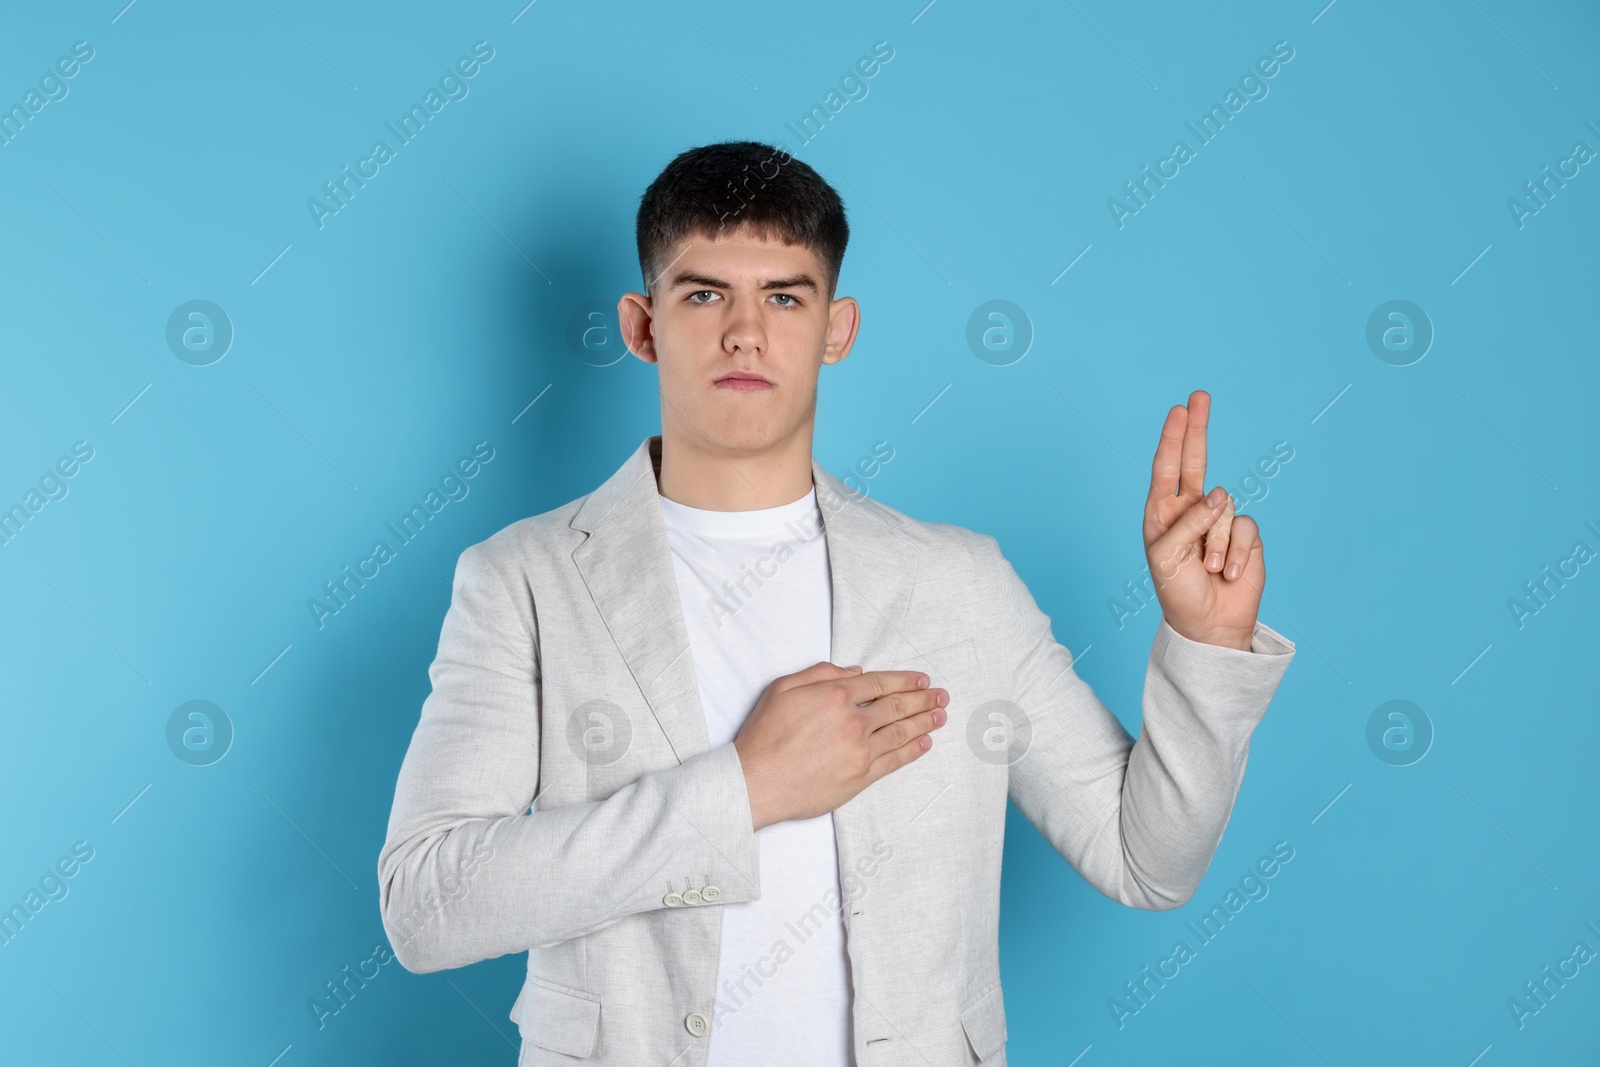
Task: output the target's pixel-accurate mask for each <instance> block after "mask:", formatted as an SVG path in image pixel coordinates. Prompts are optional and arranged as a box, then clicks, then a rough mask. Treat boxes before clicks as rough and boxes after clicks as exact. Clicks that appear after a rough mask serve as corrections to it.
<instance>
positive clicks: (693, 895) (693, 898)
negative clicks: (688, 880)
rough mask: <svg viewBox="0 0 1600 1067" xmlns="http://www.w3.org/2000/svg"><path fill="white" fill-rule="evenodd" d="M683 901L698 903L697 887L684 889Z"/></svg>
mask: <svg viewBox="0 0 1600 1067" xmlns="http://www.w3.org/2000/svg"><path fill="white" fill-rule="evenodd" d="M683 902H684V903H685V904H698V903H700V890H698V889H685V890H684V891H683Z"/></svg>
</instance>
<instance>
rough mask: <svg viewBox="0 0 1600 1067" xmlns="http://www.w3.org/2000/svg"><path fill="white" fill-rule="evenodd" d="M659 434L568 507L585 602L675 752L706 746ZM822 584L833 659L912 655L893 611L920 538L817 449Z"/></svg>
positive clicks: (870, 665)
mask: <svg viewBox="0 0 1600 1067" xmlns="http://www.w3.org/2000/svg"><path fill="white" fill-rule="evenodd" d="M660 456H661V437H660V435H653V436H651V437H647V438H645V439H644V441H643V442H641V443H640V445H639V447H638V448H637V449H635V450H634V452H633V454H632V455H631V456H629V457H628V459H627V460H626V461H625V462H624V463H623V464H622V466H621V467H619V468H618V469H617V471H616V473H614V474H613V475H611V477H610V478H607V479H606V481H605V482H603V483H602V484H601V485H600V486H599V487H598V488H597V489H595V491H594V492H592V493H590V494H589V496H588V497H587V498H585V500H584V502H583V504H582V506H580V507H579V508H578V511H577V513H576V514H575V515H574V516H573V518H572V526H573V528H574V529H577V530H582V531H584V532H585V533H587V534H588V535H589V536H588V537H586V538H585V539H584V540H583V542H582V543H581V544H580V545H578V547H577V548H576V549H574V550H573V553H572V561H573V563H574V565H575V566H576V567H577V569H578V572H579V573H580V574H581V575H582V577H583V581H584V584H585V585H586V586H587V587H588V589H589V595H590V596H591V597H592V598H593V599H594V604H595V607H596V609H597V610H598V611H599V613H600V615H601V617H602V618H603V619H604V620H605V624H606V627H607V629H609V630H610V632H611V636H612V639H613V640H614V641H616V644H617V648H618V650H619V651H620V652H621V654H622V658H623V659H624V660H625V661H626V662H627V664H628V670H629V671H630V672H631V673H632V674H633V678H634V681H635V682H636V683H637V684H638V686H639V689H640V691H641V692H642V693H643V694H644V698H645V701H646V702H647V703H648V704H649V706H650V710H651V712H652V713H653V714H654V715H655V717H656V720H657V722H658V723H659V724H660V726H661V730H662V732H663V733H665V734H666V737H667V740H668V742H669V743H670V744H671V745H672V750H673V753H674V754H675V755H676V756H677V757H678V759H679V761H680V762H681V761H683V760H686V759H688V758H689V757H691V756H695V755H698V754H699V753H701V752H704V751H705V750H706V749H707V747H709V742H708V740H707V734H706V721H705V713H704V711H703V709H702V708H701V704H700V687H699V680H698V678H697V677H696V675H695V669H694V660H693V658H692V656H691V655H690V650H689V635H688V628H687V626H686V625H685V623H684V618H683V605H682V602H681V601H680V599H679V596H678V581H677V574H676V572H675V570H674V569H673V563H672V555H671V549H670V547H669V545H668V543H667V534H666V527H665V525H664V524H663V523H662V521H661V504H660V501H659V500H658V496H659V494H660V488H659V485H658V483H657V481H656V472H657V469H658V467H659V464H660ZM811 475H812V482H813V484H814V485H815V486H816V490H817V504H818V506H819V508H820V509H821V512H822V521H823V527H824V532H825V534H826V537H827V546H828V569H829V573H830V577H831V579H832V584H833V618H832V620H831V621H832V631H833V632H832V646H833V647H832V653H831V656H832V660H833V662H835V663H839V664H851V663H860V664H862V665H863V666H865V667H866V668H867V669H869V670H874V669H882V668H885V667H889V666H899V664H896V663H895V662H894V660H896V659H897V658H903V657H905V656H907V655H915V653H916V650H913V649H910V648H907V647H905V646H904V645H903V637H902V631H903V621H904V619H905V616H906V612H907V609H908V608H909V607H910V605H911V593H912V589H913V587H914V586H915V584H916V577H917V574H918V572H919V557H920V555H921V548H920V547H919V546H918V545H917V544H916V543H915V542H914V541H913V540H912V538H910V537H909V536H907V535H906V534H905V532H904V531H903V530H901V529H900V525H901V523H900V521H899V519H898V518H897V517H896V516H894V515H893V514H891V513H890V512H889V511H888V510H887V509H884V508H881V507H879V506H878V505H877V504H875V503H873V502H871V501H869V500H868V499H867V498H866V497H865V496H863V495H862V494H860V493H857V492H854V491H853V490H851V489H850V488H848V487H847V486H846V485H844V483H843V482H841V481H840V480H839V479H837V478H835V477H834V476H833V475H832V474H830V473H829V472H828V471H826V470H824V469H823V467H822V465H821V464H820V463H818V462H817V460H816V457H814V456H813V457H812V459H811Z"/></svg>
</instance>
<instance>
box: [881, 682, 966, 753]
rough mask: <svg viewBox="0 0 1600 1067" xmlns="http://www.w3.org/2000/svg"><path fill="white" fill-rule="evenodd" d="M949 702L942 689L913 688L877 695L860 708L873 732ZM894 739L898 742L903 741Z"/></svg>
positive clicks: (948, 695)
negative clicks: (908, 690) (909, 690)
mask: <svg viewBox="0 0 1600 1067" xmlns="http://www.w3.org/2000/svg"><path fill="white" fill-rule="evenodd" d="M948 703H950V694H949V692H947V691H946V690H943V689H914V690H912V691H911V692H909V693H891V694H889V695H888V696H886V697H879V698H878V699H877V700H874V701H873V702H872V703H870V704H868V705H867V706H866V707H865V708H863V709H862V714H864V715H865V716H866V717H867V728H868V729H869V730H871V731H872V732H873V733H877V732H879V731H880V730H884V729H887V728H888V727H890V726H892V725H894V724H895V723H897V722H900V721H902V720H904V719H908V718H910V717H912V716H914V715H919V714H923V713H925V712H929V711H932V710H933V709H934V708H942V707H944V706H945V705H946V704H948ZM904 740H905V739H904V738H901V740H900V741H896V742H895V744H900V743H902V742H903V741H904Z"/></svg>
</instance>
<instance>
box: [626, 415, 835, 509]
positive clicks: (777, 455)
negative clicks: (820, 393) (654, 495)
mask: <svg viewBox="0 0 1600 1067" xmlns="http://www.w3.org/2000/svg"><path fill="white" fill-rule="evenodd" d="M650 460H651V462H652V463H653V464H654V465H655V470H656V486H657V488H658V489H659V490H660V492H661V495H662V496H664V497H666V498H667V499H668V500H673V501H676V502H677V503H679V504H683V505H685V506H687V507H691V508H702V509H704V510H706V511H754V510H756V509H758V508H775V507H780V506H782V505H784V504H790V503H793V502H794V501H796V500H799V499H800V498H801V497H803V496H805V495H806V493H808V492H810V491H811V485H812V477H811V430H810V427H806V428H805V429H804V430H803V431H802V432H800V433H796V434H795V435H794V436H793V437H791V438H790V439H788V440H786V441H780V442H778V443H777V444H775V445H773V446H772V447H771V448H767V449H763V450H762V451H759V452H736V451H731V450H729V449H726V448H722V449H719V448H716V447H714V446H713V445H712V444H711V443H710V442H709V441H707V440H706V439H705V438H704V437H703V436H701V435H699V434H696V435H694V437H693V439H692V440H690V439H686V438H684V437H681V436H679V435H676V434H674V433H671V432H670V431H668V430H663V432H662V434H661V435H660V436H659V437H657V438H655V439H653V440H652V441H651V443H650Z"/></svg>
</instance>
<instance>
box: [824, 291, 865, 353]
mask: <svg viewBox="0 0 1600 1067" xmlns="http://www.w3.org/2000/svg"><path fill="white" fill-rule="evenodd" d="M860 328H861V305H860V304H858V303H856V298H855V297H853V296H842V297H840V298H839V299H838V300H835V301H834V302H833V303H832V304H830V305H829V306H828V336H827V340H826V343H825V344H824V345H823V348H822V362H823V363H838V362H839V361H840V360H842V359H844V357H846V356H848V355H849V354H850V349H851V347H852V346H854V345H855V343H856V333H857V331H858V330H860Z"/></svg>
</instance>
